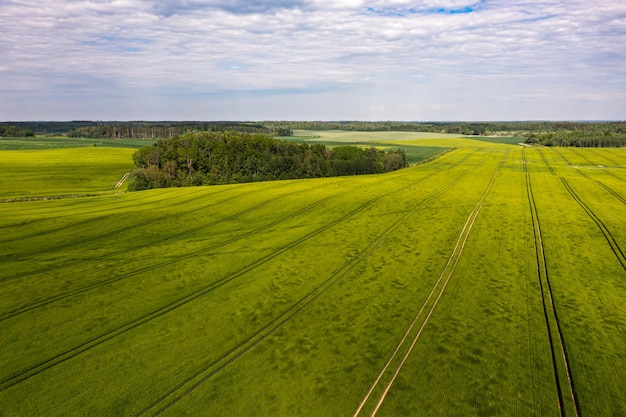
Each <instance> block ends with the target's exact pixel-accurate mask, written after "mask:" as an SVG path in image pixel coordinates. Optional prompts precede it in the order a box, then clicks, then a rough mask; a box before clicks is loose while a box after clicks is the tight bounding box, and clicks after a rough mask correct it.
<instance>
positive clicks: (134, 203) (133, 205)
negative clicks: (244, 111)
mask: <svg viewBox="0 0 626 417" xmlns="http://www.w3.org/2000/svg"><path fill="white" fill-rule="evenodd" d="M198 188H199V189H198V190H197V191H193V192H190V193H188V194H186V195H185V197H189V196H195V195H197V194H200V195H199V196H196V197H192V198H190V199H189V200H183V201H180V198H181V197H180V196H176V195H173V196H167V197H165V198H162V199H160V200H158V201H159V202H165V201H168V200H176V202H175V203H172V204H169V205H168V206H167V207H173V206H178V205H181V204H186V203H188V202H191V201H194V200H198V199H201V198H205V197H207V194H206V193H205V192H203V191H205V190H203V189H201V188H200V187H198ZM224 191H227V190H219V191H216V192H215V193H213V194H211V195H214V194H218V193H222V192H224ZM122 194H129V193H118V194H117V195H122ZM114 195H115V194H104V195H101V196H95V197H109V196H114ZM57 201H58V200H57ZM154 203H155V201H152V200H149V201H145V200H139V202H137V201H135V200H130V201H127V202H126V203H121V204H119V205H116V206H115V207H114V208H112V207H110V206H109V207H107V208H102V203H101V202H97V203H94V206H95V207H96V208H98V210H92V211H84V212H81V213H80V214H81V215H88V214H97V213H105V212H111V211H116V210H119V209H122V208H124V209H133V208H140V207H142V206H148V205H153V204H154ZM82 207H83V208H90V207H89V206H87V207H85V205H83V206H82ZM40 211H41V208H40V207H37V208H34V209H32V210H28V209H26V210H22V209H21V208H20V213H24V214H27V213H29V212H40ZM64 212H68V214H63V215H57V216H54V217H45V218H40V219H35V220H30V221H29V222H28V223H25V225H29V226H30V225H32V224H36V223H40V222H44V221H48V220H54V219H59V218H63V217H68V216H72V215H73V214H75V212H76V207H75V206H73V205H72V206H70V207H68V208H66V209H63V210H61V209H56V210H55V214H57V213H64ZM113 215H115V213H113ZM90 221H93V219H88V220H85V221H83V222H81V223H80V224H83V223H89V222H90ZM75 224H76V225H77V223H75ZM11 227H14V225H12V224H9V225H3V226H0V229H4V228H11ZM63 229H64V227H59V228H57V229H54V231H58V230H63ZM11 240H12V239H4V240H2V241H1V242H6V241H11Z"/></svg>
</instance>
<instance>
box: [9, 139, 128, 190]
mask: <svg viewBox="0 0 626 417" xmlns="http://www.w3.org/2000/svg"><path fill="white" fill-rule="evenodd" d="M133 152H134V149H123V148H97V147H91V148H60V149H41V150H35V149H33V150H24V151H19V152H18V151H3V150H0V172H2V176H0V201H2V200H7V199H11V198H29V197H30V198H32V197H52V196H58V195H70V194H87V193H98V192H104V191H111V190H114V189H115V187H116V185H117V183H118V181H120V179H121V178H122V176H123V175H124V174H125V173H126V172H130V171H132V170H133V169H134V164H133V160H132V154H133ZM127 185H128V184H123V187H118V191H122V190H125V189H126V187H127Z"/></svg>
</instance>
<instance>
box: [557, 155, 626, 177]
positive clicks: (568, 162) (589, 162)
mask: <svg viewBox="0 0 626 417" xmlns="http://www.w3.org/2000/svg"><path fill="white" fill-rule="evenodd" d="M555 150H556V151H557V153H558V154H559V155H560V156H561V158H563V160H564V161H565V162H566V163H567V165H569V166H570V167H571V168H575V169H576V172H578V173H579V174H580V175H582V176H583V177H585V178H589V176H587V174H585V173H584V172H583V171H582V170H581V169H580V168H578V167H575V166H574V165H572V163H571V162H570V161H569V160H568V159H567V158H566V157H565V156H564V155H563V154H562V153H561V152H560V151H559V150H557V149H555ZM571 151H572V153H575V154H576V155H578V156H580V157H581V158H583V159H584V160H585V161H587V163H588V164H590V165H591V166H594V165H595V164H594V162H592V161H591V160H590V159H589V158H587V157H586V156H585V155H581V154H580V152H578V151H576V150H575V149H573V148H572V149H571ZM604 172H606V173H607V174H609V175H610V176H612V177H613V178H617V179H618V180H620V181H622V182H623V181H624V179H623V178H621V177H620V176H618V175H615V173H613V172H612V171H611V170H610V169H608V170H606V171H604ZM589 179H591V178H589ZM594 181H597V180H594Z"/></svg>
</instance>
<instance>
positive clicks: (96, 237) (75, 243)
mask: <svg viewBox="0 0 626 417" xmlns="http://www.w3.org/2000/svg"><path fill="white" fill-rule="evenodd" d="M218 192H223V191H222V190H220V191H218ZM258 192H260V191H258ZM214 194H215V193H214ZM214 194H212V195H214ZM251 194H252V193H251ZM248 195H250V194H248ZM241 196H244V195H241ZM281 197H283V196H281ZM203 198H206V194H203V195H200V196H198V197H195V198H193V199H191V200H185V201H183V202H177V203H174V204H171V205H169V206H168V208H171V207H174V206H178V205H184V204H187V203H189V202H190V201H195V200H199V199H203ZM271 201H272V200H267V202H266V203H265V204H267V203H270V202H271ZM219 204H223V202H222V203H219V202H218V203H213V202H211V203H210V204H208V205H206V206H203V207H198V208H194V209H191V210H187V211H183V212H180V213H175V214H170V213H168V214H165V215H163V216H159V217H156V218H153V219H150V220H145V221H142V222H137V223H133V224H132V225H129V226H126V227H121V228H119V229H115V230H110V231H108V232H106V233H101V234H98V235H94V236H89V237H86V238H84V239H80V240H74V241H71V242H67V243H64V244H59V245H55V246H54V247H52V248H42V249H39V250H35V251H32V252H29V253H27V254H23V255H21V256H17V255H15V254H9V255H3V256H0V260H3V259H10V260H11V261H16V260H24V259H28V257H30V256H32V255H41V254H45V253H54V252H58V251H60V250H63V249H67V248H71V247H74V246H80V245H83V244H85V243H92V242H97V241H98V240H102V239H106V238H107V237H111V236H115V235H116V234H118V233H124V232H128V231H129V230H134V229H140V228H142V227H145V226H149V225H152V224H155V223H158V222H161V221H163V220H170V219H173V218H178V217H181V216H184V215H187V214H190V213H194V212H196V211H200V210H203V209H205V208H207V207H212V206H215V205H219ZM262 205H264V204H259V205H258V207H261V206H262ZM117 216H118V214H111V215H110V216H107V217H117ZM91 222H93V219H87V220H85V221H82V222H80V223H83V224H85V223H86V224H89V223H91ZM75 225H76V224H74V225H72V227H74V226H75ZM63 229H67V226H66V227H59V228H58V229H56V230H54V231H55V232H56V231H59V230H63ZM43 234H47V233H45V232H44V233H41V234H38V233H36V234H34V236H39V235H43ZM32 236H33V235H31V236H30V237H32ZM0 282H2V280H0Z"/></svg>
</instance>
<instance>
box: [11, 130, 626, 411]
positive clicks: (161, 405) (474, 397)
mask: <svg viewBox="0 0 626 417" xmlns="http://www.w3.org/2000/svg"><path fill="white" fill-rule="evenodd" d="M390 141H392V140H391V139H389V140H388V141H385V142H384V146H387V145H388V144H389V143H390ZM381 143H382V142H381ZM403 143H405V144H406V146H414V145H415V144H418V143H419V144H421V143H425V144H428V146H432V147H435V148H437V149H440V150H441V149H445V148H446V147H447V146H444V145H447V144H449V143H455V144H458V145H462V146H458V145H453V146H454V147H458V149H455V150H453V151H451V152H448V153H445V154H443V155H441V156H439V157H438V158H437V159H435V160H434V161H431V162H429V163H426V164H422V165H419V166H415V167H411V168H408V169H405V170H401V171H396V172H393V173H388V174H384V175H371V176H358V177H341V178H324V179H313V180H296V181H277V182H266V183H253V184H237V185H228V186H213V187H196V188H181V189H164V190H150V191H146V192H137V193H125V194H104V195H97V196H92V197H88V198H72V199H57V200H48V201H22V202H15V203H2V204H0V230H2V234H1V235H0V262H1V263H2V268H0V322H1V325H0V404H2V405H3V407H2V413H4V414H3V415H7V416H14V415H43V414H45V415H145V416H148V415H157V414H159V413H161V412H162V414H164V415H171V416H184V415H190V416H191V415H194V416H196V415H209V416H218V415H232V416H240V415H250V414H254V415H268V416H269V415H271V416H294V415H297V416H327V415H328V416H332V415H347V416H352V415H354V413H355V411H356V410H357V408H358V407H359V404H360V403H361V401H362V400H363V399H364V398H366V395H367V393H368V390H369V389H370V387H372V386H373V384H374V382H375V380H376V378H377V376H378V375H379V374H380V375H381V379H380V383H379V384H376V385H374V386H373V390H372V394H371V395H370V396H369V399H367V401H365V402H364V407H363V410H362V412H361V413H360V414H359V415H369V414H370V412H371V411H372V410H374V408H375V407H376V404H377V402H378V400H379V398H381V396H382V394H383V392H384V390H385V388H386V387H387V386H389V387H390V389H389V392H388V394H387V395H386V397H385V399H384V401H383V402H382V403H381V407H380V408H379V409H378V411H377V414H376V415H379V416H392V415H464V416H465V415H469V416H473V415H475V416H486V415H503V416H506V415H525V416H526V415H529V416H531V415H536V416H544V415H558V414H559V412H558V389H559V385H557V382H556V380H557V378H558V379H559V380H560V381H561V382H562V381H563V377H564V375H563V372H564V371H563V367H562V366H558V367H557V372H556V373H555V372H554V367H553V359H552V358H553V354H552V353H553V351H552V350H551V349H552V348H551V345H550V340H551V339H554V338H555V335H554V334H553V333H550V331H549V330H548V328H547V325H546V319H545V315H544V311H543V304H542V300H543V299H545V297H544V296H542V291H546V290H545V288H543V287H542V283H541V279H540V278H541V277H540V276H538V268H537V259H538V258H537V256H538V255H537V247H536V242H537V241H536V238H535V234H534V232H533V215H532V212H531V210H530V205H529V201H530V200H529V196H528V188H527V183H526V181H527V178H530V184H531V189H532V192H533V195H534V198H535V201H536V206H537V212H536V216H537V217H538V219H539V221H540V224H541V234H542V239H543V244H544V247H545V252H546V262H547V269H548V272H549V277H548V278H549V280H550V285H551V291H552V295H553V298H554V302H555V311H556V313H557V317H558V318H557V320H558V323H559V326H560V327H561V331H562V334H563V338H564V341H565V347H566V352H567V357H568V360H569V364H570V366H571V375H572V378H573V381H574V386H575V390H576V394H577V398H578V402H579V407H580V411H581V415H600V416H603V415H607V416H608V415H621V414H624V413H626V397H625V396H624V394H623V390H622V385H623V381H624V380H625V378H626V374H624V371H623V370H624V369H626V359H625V358H624V357H623V352H624V351H625V350H626V346H625V345H626V341H625V340H626V339H625V338H624V337H623V329H624V325H625V324H626V308H625V307H624V305H626V304H625V303H624V301H626V285H625V284H624V283H625V282H626V281H625V280H624V278H626V270H625V269H624V268H623V267H622V266H621V264H620V261H619V260H620V258H619V256H618V254H616V253H615V252H614V250H613V249H612V246H611V244H610V243H609V241H608V240H607V237H606V236H605V235H604V234H603V231H602V230H606V231H609V232H610V235H611V236H612V237H613V239H614V242H615V243H616V244H617V245H618V246H619V247H620V248H622V250H623V249H626V236H625V231H626V223H625V221H626V220H625V219H624V216H623V215H621V213H623V210H624V204H625V203H624V202H623V201H622V200H620V198H624V197H626V170H625V169H624V167H626V152H624V151H622V150H569V149H558V150H557V149H541V150H538V149H525V150H522V148H521V147H519V146H512V145H506V144H492V143H489V142H484V141H478V140H472V139H453V138H438V139H427V138H424V139H416V140H415V141H412V140H407V141H404V142H403ZM414 147H415V146H414ZM113 151H115V152H119V154H116V153H111V154H109V153H106V152H113ZM11 152H13V154H11ZM11 152H8V151H7V152H4V153H3V154H1V155H0V156H3V158H2V159H0V160H3V161H5V160H9V161H11V160H13V161H20V160H25V159H29V158H31V160H32V161H33V162H31V163H30V166H31V171H32V172H35V171H37V170H36V169H35V167H36V163H35V162H36V161H40V162H41V161H45V160H53V159H54V157H52V156H51V155H57V156H58V161H61V160H63V158H65V159H66V160H68V161H69V160H70V158H71V157H73V158H75V159H74V161H75V165H74V166H73V171H75V172H82V170H83V169H85V165H89V166H91V165H97V166H98V168H97V169H96V168H94V170H93V171H92V173H91V175H90V178H91V179H90V181H93V182H92V183H84V184H81V183H75V184H74V183H73V181H71V180H69V179H68V180H67V181H65V185H64V186H63V187H58V188H55V187H53V186H52V185H51V183H46V182H44V181H41V179H40V180H37V181H32V182H30V183H27V182H24V183H23V191H22V195H52V194H54V193H55V192H63V193H65V192H68V193H79V192H86V191H85V190H89V189H91V192H95V191H104V190H106V189H107V188H106V187H107V186H109V187H110V185H106V184H110V181H111V180H113V181H117V179H119V178H117V177H121V175H119V174H120V170H121V172H124V169H126V168H124V165H123V164H121V161H122V159H123V158H122V156H123V155H124V154H123V152H127V154H126V156H125V158H127V159H129V155H130V153H132V151H130V150H123V149H121V150H119V149H118V150H113V149H101V148H93V147H92V148H80V149H73V150H69V149H68V150H63V149H61V150H49V151H11ZM81 152H86V153H84V154H83V153H81ZM98 152H104V153H98ZM79 155H82V156H81V157H80V158H79ZM27 156H28V157H27ZM81 158H82V159H81ZM116 158H119V162H116V161H118V159H116ZM80 161H83V166H82V167H81V163H80ZM95 161H102V164H101V165H98V164H96V162H95ZM524 161H526V164H524ZM585 161H586V162H585ZM86 162H88V163H87V164H85V163H86ZM583 162H584V163H583ZM118 163H119V165H118ZM107 164H109V168H107ZM17 165H19V164H18V163H17V162H13V165H8V166H10V167H14V166H17ZM598 165H603V166H604V167H605V168H602V169H599V168H597V166H598ZM65 166H66V164H60V163H59V164H52V163H51V164H49V165H45V164H44V167H45V171H44V172H45V173H47V174H46V175H43V173H42V177H41V178H45V177H46V176H48V177H49V176H52V175H53V173H54V172H55V170H56V171H59V173H63V172H65V171H66V167H65ZM524 167H526V168H527V170H528V172H529V174H528V176H527V174H526V171H525V169H524ZM2 169H3V171H4V170H5V168H4V166H3V168H2ZM99 176H101V177H103V178H102V179H96V178H95V177H99ZM104 177H106V180H105V179H104ZM560 177H562V178H564V179H565V182H566V183H567V184H569V185H570V186H571V190H570V191H568V188H567V187H566V186H565V183H564V182H563V180H561V178H560ZM67 178H69V177H67ZM18 184H19V182H18ZM4 187H5V188H3V189H7V190H8V189H9V188H10V187H9V185H4ZM72 187H76V188H75V189H73V188H72ZM61 189H62V190H61ZM59 190H61V191H59ZM572 193H574V194H575V195H576V197H577V198H578V200H580V201H582V202H583V203H584V205H585V206H586V207H587V208H588V209H590V210H591V211H592V212H593V215H594V216H595V217H593V216H591V215H590V214H589V213H588V211H586V210H585V209H584V208H583V207H582V206H581V205H580V204H579V203H578V202H577V201H578V200H577V199H575V198H574V196H573V195H572ZM472 219H474V221H473V222H470V221H468V220H472ZM594 219H595V220H594ZM596 220H600V221H601V222H602V224H604V226H605V229H601V228H600V227H599V226H598V224H597V223H596ZM464 225H468V227H470V226H471V227H470V228H469V229H468V228H464ZM460 237H461V238H463V239H460ZM457 242H464V246H463V247H462V249H461V246H459V245H457ZM449 259H452V260H453V261H454V262H453V263H448V260H449ZM442 272H444V274H442ZM448 273H449V274H448ZM444 275H445V276H444ZM439 277H444V279H442V280H439ZM431 291H432V292H433V294H434V295H433V296H430V297H429V294H430V293H431ZM438 294H441V296H440V297H439V298H438V297H437V296H438ZM422 305H423V306H424V310H423V312H422V313H419V311H420V307H421V306H422ZM413 321H415V325H414V326H413V327H411V328H410V327H409V326H410V324H411V323H412V322H413ZM420 328H423V330H419V329H420ZM407 330H408V332H407ZM553 331H554V329H553ZM405 334H406V335H407V337H406V338H405V339H406V341H405V342H404V343H401V342H402V340H403V336H404V335H405ZM412 341H415V344H414V345H413V346H412V347H411V342H412ZM396 348H397V354H395V355H394V354H393V353H394V352H395V351H396ZM405 355H406V361H404V362H403V361H402V358H403V357H404V356H405ZM387 361H389V366H388V367H387V368H385V364H386V363H387ZM400 365H402V366H401V367H400V368H398V367H399V366H400ZM396 369H399V372H398V374H397V377H396V378H395V379H394V380H393V381H394V382H393V384H391V385H388V384H389V382H390V381H391V380H392V378H394V377H393V375H394V371H395V370H396ZM562 385H563V384H561V386H562Z"/></svg>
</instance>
